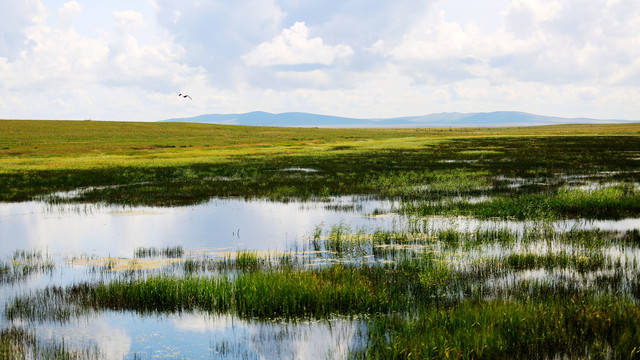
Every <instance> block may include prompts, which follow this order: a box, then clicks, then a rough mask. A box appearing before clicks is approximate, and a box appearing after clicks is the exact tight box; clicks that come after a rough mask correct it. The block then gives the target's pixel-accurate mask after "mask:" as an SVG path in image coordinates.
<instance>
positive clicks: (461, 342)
mask: <svg viewBox="0 0 640 360" xmlns="http://www.w3.org/2000/svg"><path fill="white" fill-rule="evenodd" d="M344 195H358V196H360V197H359V198H358V199H363V198H364V199H375V200H376V201H379V202H377V203H375V204H377V205H376V207H375V209H372V210H371V211H369V210H367V211H364V210H359V209H360V208H359V207H360V206H362V204H360V203H358V201H360V202H362V201H363V200H353V203H347V204H345V203H342V202H339V201H336V200H335V198H336V197H339V196H344ZM228 197H231V198H243V199H247V202H248V203H249V204H253V203H252V201H253V200H252V199H269V200H272V201H282V202H285V203H287V202H294V201H296V202H300V204H301V205H300V207H299V208H297V209H296V208H294V210H293V211H292V212H291V215H290V216H291V219H290V220H289V221H290V222H291V223H285V227H286V226H289V227H293V224H292V223H294V222H297V221H302V220H299V219H302V217H301V218H297V217H296V214H297V213H302V212H304V205H303V204H305V203H304V201H307V202H308V203H310V204H311V203H313V204H315V205H313V206H320V207H322V206H324V207H325V208H326V209H330V210H332V211H335V212H337V213H340V214H352V215H353V214H354V213H355V214H356V215H355V216H351V217H352V218H356V217H357V218H358V219H359V218H365V217H366V218H367V219H370V220H371V221H372V222H373V223H374V224H378V223H376V222H375V221H377V219H379V220H380V221H382V220H384V219H386V218H388V217H393V219H395V220H396V222H394V223H393V226H392V229H389V228H383V227H382V225H374V226H373V227H369V228H365V227H362V228H356V227H351V226H350V225H348V224H346V223H343V222H342V220H341V221H340V222H339V223H327V224H324V223H322V222H320V221H319V220H318V221H316V222H315V227H314V228H312V230H311V231H309V232H308V233H307V236H305V237H304V238H298V239H295V240H293V241H291V240H290V239H288V238H287V239H286V240H284V241H283V242H284V243H286V244H287V246H288V248H287V249H285V250H273V249H269V248H268V247H267V248H259V249H254V248H243V247H240V246H236V247H235V248H223V249H217V250H206V249H205V250H202V249H197V248H194V247H193V246H190V245H188V244H187V242H186V240H184V242H183V241H181V240H182V239H181V238H175V239H172V242H171V243H169V244H167V243H166V242H165V243H162V244H161V245H158V246H157V247H149V246H141V245H135V246H134V245H131V251H130V253H129V254H130V255H128V256H119V257H118V256H111V255H112V254H111V251H109V252H108V253H103V254H102V255H99V254H98V255H86V254H75V253H72V254H63V256H64V261H63V263H56V261H55V260H54V259H53V258H52V257H50V256H49V254H47V253H46V252H42V251H41V250H34V249H24V250H16V251H14V252H12V253H10V254H7V255H8V258H7V259H6V260H2V261H0V291H8V290H5V289H8V288H10V287H11V288H15V287H18V288H19V287H20V286H27V284H28V283H29V280H30V279H34V278H37V277H38V276H41V277H48V278H50V279H57V278H62V276H61V275H57V274H58V273H57V272H56V271H60V272H61V274H62V273H64V272H65V271H66V272H72V271H78V269H80V270H83V271H86V275H84V276H79V275H76V276H79V277H78V278H74V281H73V282H70V283H56V282H55V280H52V281H51V282H50V283H47V284H45V285H44V286H39V287H36V288H30V289H29V290H28V291H22V292H19V293H16V294H15V295H14V296H10V297H7V301H6V302H5V307H4V313H3V316H4V321H5V323H2V324H3V329H2V331H1V332H0V355H6V354H17V355H14V357H15V358H28V357H29V354H36V355H37V356H36V357H40V358H46V357H47V356H56V357H59V358H81V359H84V358H109V357H108V356H103V355H101V354H100V349H98V348H97V347H93V346H92V345H88V346H84V347H82V346H81V347H80V349H77V348H70V347H69V346H67V345H68V344H67V343H65V342H62V343H55V342H54V343H53V344H51V343H42V341H40V340H38V338H37V336H36V335H35V333H36V332H37V330H38V328H39V327H40V326H43V324H63V325H68V324H75V323H80V324H82V323H86V322H90V321H92V320H89V319H93V317H95V316H97V317H100V316H104V317H108V316H113V314H124V315H122V316H125V315H126V316H131V317H133V318H136V319H139V318H145V317H151V318H153V319H158V320H157V321H158V322H160V321H161V320H160V319H164V318H167V317H171V316H176V317H178V318H179V317H180V316H188V315H189V314H194V313H195V314H209V315H210V316H231V317H233V319H235V320H234V321H237V322H243V323H247V324H250V325H248V326H249V327H250V328H256V327H258V328H259V327H261V326H264V324H274V323H278V324H285V325H286V326H291V328H295V327H296V326H299V325H300V324H306V323H316V324H325V323H326V324H329V327H331V326H332V325H331V324H334V322H335V321H336V319H338V320H339V321H344V322H346V323H348V324H351V325H350V326H352V327H353V328H355V329H358V330H357V331H353V334H351V333H350V334H351V335H349V336H350V337H349V339H348V341H347V343H348V345H347V346H346V348H347V350H348V351H347V350H345V351H344V353H342V355H343V356H344V357H348V358H361V359H374V358H376V359H377V358H385V359H387V358H392V359H393V358H397V359H405V358H409V359H411V358H455V359H458V358H462V359H495V358H513V357H516V358H541V359H544V358H615V359H618V358H639V357H640V306H639V302H640V222H639V219H640V124H630V125H572V126H565V125H563V126H549V127H533V128H478V129H397V130H396V129H393V130H387V129H385V130H382V129H292V128H286V129H283V128H251V127H233V126H218V125H196V124H172V123H163V124H144V123H108V122H104V123H103V122H58V121H33V122H29V121H0V201H4V202H19V201H26V200H36V201H40V202H45V203H46V204H49V205H50V206H51V207H53V208H55V207H56V206H59V207H61V208H64V206H73V205H84V204H97V206H104V207H107V208H108V209H111V208H109V206H112V205H113V206H120V205H124V206H126V207H134V208H133V209H135V206H155V207H156V208H155V209H169V207H170V206H179V205H189V206H191V207H194V208H195V207H196V206H202V207H204V206H207V204H209V203H208V201H209V200H210V199H211V198H228ZM354 199H355V198H354ZM385 201H386V202H385ZM209 205H210V206H218V207H221V208H224V206H226V205H225V204H224V203H222V204H221V205H218V204H217V203H214V204H213V205H211V204H209ZM263 205H264V204H258V203H256V207H259V206H263ZM309 206H311V205H309ZM229 209H231V207H229ZM234 209H235V208H234ZM236 210H237V209H236ZM236 210H234V211H236ZM96 211H98V210H96ZM146 211H147V213H151V211H150V210H148V209H147V210H146ZM229 211H230V210H229ZM271 211H273V210H266V211H265V213H269V212H271ZM88 213H89V215H91V211H88ZM60 214H62V213H55V212H54V215H57V216H60V217H62V215H60ZM194 214H195V213H194ZM206 214H207V216H208V217H206V219H207V221H213V220H212V218H213V217H215V216H221V215H220V214H219V213H206ZM256 214H257V213H256ZM131 216H132V217H138V220H139V218H142V217H144V216H146V215H145V214H144V213H141V214H137V213H136V212H135V211H131ZM148 216H154V215H148ZM193 216H195V215H193ZM255 216H256V218H257V215H255ZM16 217H18V216H16ZM79 217H80V218H82V217H81V216H79ZM109 219H112V218H111V217H110V218H109ZM88 220H89V216H87V221H88ZM436 220H442V221H440V222H434V221H436ZM595 220H598V221H600V222H599V223H595V224H613V225H611V226H612V228H610V229H602V228H598V226H596V225H591V222H592V221H595ZM101 221H102V220H101ZM104 221H105V222H106V220H104ZM109 221H111V220H109ZM229 221H230V220H228V219H226V218H225V220H222V222H221V223H217V224H218V225H217V226H219V227H221V226H223V225H221V224H222V223H224V222H229ZM465 221H468V222H466V224H471V225H465V226H460V225H457V224H458V222H462V223H465ZM482 221H484V222H482ZM270 222H277V221H275V220H272V221H270ZM175 223H176V224H180V221H177V220H176V222H175ZM585 223H586V224H588V225H589V226H584V227H583V224H585ZM3 224H4V225H5V226H6V224H7V223H6V222H5V223H3V222H2V221H0V229H2V226H3ZM443 224H444V225H443ZM567 224H568V225H567ZM629 224H630V225H629ZM183 226H184V225H183ZM233 226H234V227H233V233H232V234H226V235H227V236H229V235H231V236H232V237H233V238H234V239H237V240H238V242H240V238H241V235H240V231H242V239H243V240H244V239H246V237H248V236H252V235H250V234H252V233H251V232H250V229H247V228H242V230H241V229H240V228H238V227H237V226H236V225H235V223H234V224H233ZM251 226H252V227H257V228H260V226H263V225H260V223H259V221H257V220H256V221H255V223H251ZM100 229H102V230H104V228H100ZM118 229H119V228H118ZM107 230H108V229H107ZM206 230H207V232H206V234H207V236H211V237H213V235H211V234H210V233H212V232H213V230H214V229H213V226H212V227H206ZM225 231H226V230H225ZM284 231H287V229H286V228H285V229H284ZM184 232H185V234H186V233H187V232H188V231H187V229H186V228H185V229H184ZM227 232H228V233H231V231H227ZM264 232H265V233H267V231H266V230H265V231H264ZM258 234H259V235H257V237H261V236H263V235H262V234H260V233H258ZM285 234H289V233H288V232H286V233H285ZM65 236H66V234H65ZM119 236H120V235H119ZM135 236H142V235H141V234H140V233H136V235H135ZM186 236H187V235H185V237H186ZM253 236H256V235H253ZM264 236H266V235H264ZM127 240H129V241H130V242H133V241H135V239H127ZM216 240H219V239H216ZM61 241H62V240H61ZM87 241H89V239H87ZM244 241H249V240H244ZM213 243H214V244H218V243H217V242H213ZM234 244H235V243H234ZM218 246H221V245H218ZM60 269H62V270H60ZM74 274H76V273H75V272H74ZM109 314H111V315H109ZM198 316H199V317H202V315H198ZM270 326H271V325H270ZM214 327H216V326H214ZM216 328H217V327H216ZM287 329H289V328H287ZM288 331H289V330H286V331H280V332H278V331H273V330H272V333H269V334H271V335H263V336H265V337H266V340H263V341H264V342H265V343H270V342H277V341H280V340H281V339H282V338H283V337H286V335H285V333H287V332H288ZM292 331H293V330H292ZM293 337H294V338H296V335H294V336H293ZM298 337H299V336H298ZM296 339H297V340H300V339H298V338H296ZM316 340H317V339H316ZM209 342H210V344H209V345H208V346H209V348H210V350H211V349H213V350H211V352H210V355H211V354H214V353H215V354H214V355H215V356H213V357H214V358H234V357H246V358H252V356H254V355H255V357H256V358H257V357H259V356H257V355H256V354H254V353H251V354H253V355H247V353H246V351H247V350H245V349H243V348H234V347H233V346H229V341H228V340H220V341H218V342H215V341H213V343H212V340H209ZM231 342H235V344H238V343H240V342H239V341H238V340H237V339H236V338H234V339H233V340H231ZM185 347H189V346H187V345H185ZM221 349H222V350H221ZM234 349H235V350H234ZM234 351H235V352H234ZM132 352H133V351H132ZM132 352H129V353H128V355H126V356H125V357H126V358H141V357H142V358H145V357H144V356H146V355H145V354H142V355H140V354H138V353H135V352H133V355H131V353H132ZM47 354H55V355H47ZM280 355H282V354H280ZM132 356H133V357H132ZM283 356H284V355H283ZM148 357H149V358H151V357H152V356H151V355H150V354H149V355H148ZM263 357H264V356H263ZM267 357H268V356H267ZM285 357H286V356H285ZM291 357H295V356H293V355H292V356H291ZM337 357H342V356H337ZM319 358H322V356H319Z"/></svg>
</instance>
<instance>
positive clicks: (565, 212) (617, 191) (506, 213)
mask: <svg viewBox="0 0 640 360" xmlns="http://www.w3.org/2000/svg"><path fill="white" fill-rule="evenodd" d="M401 211H402V212H403V213H405V214H415V215H419V216H433V215H449V216H476V217H479V218H505V219H518V220H527V219H545V220H554V219H565V218H570V219H622V218H625V217H633V216H638V215H640V191H638V190H637V189H635V187H632V186H629V185H618V186H611V187H605V188H598V189H594V190H583V189H568V188H562V189H560V190H558V191H556V192H551V193H546V194H522V195H516V196H497V197H493V198H490V199H489V200H486V201H481V202H477V203H475V202H469V201H466V200H464V199H462V200H454V201H449V202H426V203H421V204H413V203H405V204H403V206H402V208H401Z"/></svg>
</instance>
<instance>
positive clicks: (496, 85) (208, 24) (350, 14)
mask: <svg viewBox="0 0 640 360" xmlns="http://www.w3.org/2000/svg"><path fill="white" fill-rule="evenodd" d="M0 8H1V9H2V11H1V12H0V118H18V119H94V120H141V121H150V120H161V119H166V118H172V117H186V116H194V115H200V114H205V113H242V112H249V111H255V110H263V111H269V112H287V111H304V112H315V113H321V114H328V115H339V116H349V117H361V118H378V117H394V116H408V115H425V114H429V113H434V112H452V111H458V112H479V111H496V110H516V111H525V112H531V113H536V114H540V115H553V116H566V117H594V118H622V119H634V120H638V119H640V1H637V0H555V1H552V0H482V1H478V0H440V1H437V0H395V1H382V0H233V1H232V0H110V1H94V0H92V1H88V0H72V1H66V0H22V1H9V0H0ZM178 93H188V94H190V95H191V96H192V97H193V100H188V99H183V98H179V97H178V96H177V94H178Z"/></svg>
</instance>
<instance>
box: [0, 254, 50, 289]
mask: <svg viewBox="0 0 640 360" xmlns="http://www.w3.org/2000/svg"><path fill="white" fill-rule="evenodd" d="M54 268H55V264H54V263H53V261H52V260H51V259H50V258H49V256H48V255H46V256H45V255H43V254H42V251H39V250H34V251H25V250H16V251H14V253H13V256H12V259H11V261H9V262H7V263H5V262H0V284H2V283H16V282H20V281H24V280H25V279H27V278H28V277H30V276H32V275H34V274H38V273H51V272H53V270H54Z"/></svg>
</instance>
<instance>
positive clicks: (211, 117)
mask: <svg viewBox="0 0 640 360" xmlns="http://www.w3.org/2000/svg"><path fill="white" fill-rule="evenodd" d="M162 121H163V122H191V123H206V124H226V125H248V126H283V127H342V128H347V127H351V128H365V127H366V128H373V127H381V128H390V127H489V126H535V125H556V124H604V123H624V122H632V121H631V120H612V119H607V120H603V119H588V118H572V119H570V118H562V117H552V116H541V115H534V114H529V113H524V112H517V111H496V112H488V113H438V114H430V115H423V116H408V117H396V118H386V119H357V118H348V117H340V116H330V115H319V114H310V113H303V112H287V113H280V114H272V113H268V112H263V111H254V112H249V113H244V114H207V115H200V116H194V117H190V118H175V119H168V120H162ZM636 121H637V120H636Z"/></svg>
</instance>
